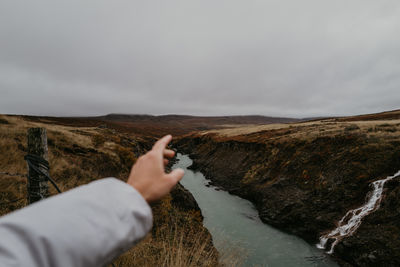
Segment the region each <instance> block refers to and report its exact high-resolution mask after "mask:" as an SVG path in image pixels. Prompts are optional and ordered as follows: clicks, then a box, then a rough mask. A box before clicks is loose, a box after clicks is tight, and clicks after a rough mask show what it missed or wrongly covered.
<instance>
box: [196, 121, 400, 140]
mask: <svg viewBox="0 0 400 267" xmlns="http://www.w3.org/2000/svg"><path fill="white" fill-rule="evenodd" d="M399 132H400V120H399V119H393V120H382V119H379V120H367V121H362V120H360V121H357V120H352V121H340V120H337V119H325V120H319V121H310V122H302V123H290V124H267V125H258V126H244V127H232V128H227V129H219V130H211V131H204V132H201V135H206V134H215V135H216V136H218V137H219V138H222V139H230V138H233V139H235V137H237V138H240V139H243V140H247V141H255V140H257V139H258V140H259V141H262V140H274V139H276V140H280V141H285V140H290V139H297V140H306V141H309V140H312V139H314V138H317V137H321V136H335V135H342V134H365V135H366V136H368V137H376V138H389V139H392V140H397V139H398V138H399V134H398V133H399Z"/></svg>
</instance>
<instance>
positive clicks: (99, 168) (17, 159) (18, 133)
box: [0, 115, 218, 266]
mask: <svg viewBox="0 0 400 267" xmlns="http://www.w3.org/2000/svg"><path fill="white" fill-rule="evenodd" d="M30 127H45V128H46V129H47V133H48V142H49V162H50V166H51V169H50V175H51V176H52V177H53V179H54V180H55V181H56V182H57V184H58V185H59V187H60V188H61V189H62V190H63V191H66V190H69V189H71V188H74V187H76V186H79V185H82V184H85V183H88V182H90V181H93V180H95V179H99V178H102V177H107V176H114V177H120V178H124V177H127V175H128V173H129V170H130V167H131V165H132V163H133V162H134V161H135V160H136V154H139V153H142V152H143V150H144V149H143V145H144V146H145V147H148V146H149V144H142V143H141V142H142V141H141V140H139V139H137V138H136V137H135V136H127V135H126V134H123V133H118V132H116V131H113V130H111V129H99V128H95V127H79V128H77V127H72V126H62V125H53V124H46V123H44V122H43V121H42V122H32V121H27V120H24V119H23V118H21V117H17V116H4V115H0V172H10V173H20V174H26V173H27V167H26V163H25V161H24V159H23V157H24V155H25V154H26V132H27V129H28V128H30ZM26 187H27V184H26V178H24V177H18V176H17V177H14V176H9V175H5V174H0V215H4V214H7V213H9V212H11V211H14V210H16V209H19V208H22V207H24V206H25V205H26V204H27V203H26V200H25V197H26ZM55 193H56V192H55V190H54V189H53V188H52V187H50V194H55ZM19 199H20V200H19ZM14 200H19V201H16V202H14ZM153 215H154V227H153V232H152V233H151V234H149V236H148V237H147V238H146V239H145V240H144V241H143V242H141V243H140V244H138V245H137V246H136V247H134V248H133V249H131V250H129V251H128V252H127V253H125V254H124V255H122V256H121V257H120V258H119V259H117V260H116V261H115V263H116V265H117V266H217V265H218V264H217V258H218V255H217V252H216V250H215V249H214V247H213V246H212V243H211V240H210V235H209V234H208V232H206V231H205V229H204V228H203V226H202V222H201V218H200V219H199V217H198V214H197V213H196V212H194V211H193V212H188V211H182V210H179V209H178V208H176V207H174V206H173V205H172V204H171V197H170V196H168V197H166V198H164V199H163V200H162V201H160V202H159V203H157V204H155V205H154V206H153Z"/></svg>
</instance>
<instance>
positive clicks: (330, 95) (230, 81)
mask: <svg viewBox="0 0 400 267" xmlns="http://www.w3.org/2000/svg"><path fill="white" fill-rule="evenodd" d="M397 108H400V2H399V1H398V0H393V1H385V0H381V1H376V0H351V1H349V0H334V1H332V0H330V1H325V0H302V1H298V0H274V1H272V0H181V1H177V0H159V1H157V0H143V1H136V0H130V1H117V0H112V1H111V0H107V1H101V0H93V1H88V0H85V1H82V0H77V1H74V0H68V1H56V0H48V1H40V0H35V1H16V0H2V1H1V2H0V113H8V114H10V113H13V114H36V115H62V116H71V115H72V116H76V115H99V114H107V113H146V114H170V113H175V114H194V115H231V114H261V115H271V116H294V117H308V116H320V115H345V114H349V115H350V114H362V113H372V112H378V111H383V110H392V109H397Z"/></svg>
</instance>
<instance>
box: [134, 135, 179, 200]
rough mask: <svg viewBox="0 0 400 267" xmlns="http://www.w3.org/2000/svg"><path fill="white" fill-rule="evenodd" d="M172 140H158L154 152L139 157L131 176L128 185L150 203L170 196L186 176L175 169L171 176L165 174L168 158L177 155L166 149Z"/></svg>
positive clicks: (167, 137) (170, 138) (168, 136)
mask: <svg viewBox="0 0 400 267" xmlns="http://www.w3.org/2000/svg"><path fill="white" fill-rule="evenodd" d="M171 140H172V136H171V135H167V136H164V137H163V138H161V139H160V140H158V141H157V142H156V143H155V144H154V146H153V148H152V150H150V151H149V152H147V153H146V154H145V155H143V156H141V157H139V159H138V160H137V161H136V163H135V165H133V166H132V170H131V173H130V174H129V178H128V181H127V183H128V184H129V185H131V186H133V187H134V188H135V189H136V190H137V191H138V192H139V193H140V194H141V195H142V196H143V198H144V199H145V200H146V201H147V202H148V203H150V202H153V201H155V200H158V199H160V198H162V197H163V196H165V195H166V194H168V193H169V192H170V191H171V189H172V188H173V187H174V186H175V185H176V184H177V183H178V182H179V181H180V180H181V179H182V177H183V175H184V171H183V170H182V169H175V170H173V171H172V172H171V173H169V174H166V173H165V169H164V166H165V165H166V164H168V159H167V158H172V157H174V155H175V152H174V151H173V150H170V149H166V147H167V145H168V143H169V142H171Z"/></svg>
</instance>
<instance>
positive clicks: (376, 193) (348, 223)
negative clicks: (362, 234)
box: [317, 171, 400, 254]
mask: <svg viewBox="0 0 400 267" xmlns="http://www.w3.org/2000/svg"><path fill="white" fill-rule="evenodd" d="M399 175H400V171H398V172H397V173H396V174H394V175H393V176H388V177H386V178H385V179H381V180H378V181H375V182H373V183H372V186H373V188H374V190H373V191H372V192H371V193H370V194H369V197H368V199H367V201H366V203H365V204H364V205H363V206H361V207H359V208H357V209H353V210H349V211H348V212H347V213H346V215H345V216H344V217H343V218H342V219H341V220H340V221H339V223H338V227H336V229H334V230H333V231H331V232H330V233H328V234H326V235H323V236H321V237H320V238H319V241H320V242H319V244H317V248H319V249H326V245H327V243H328V241H329V240H331V241H332V243H331V245H330V250H329V251H328V252H327V253H328V254H332V253H333V250H334V249H335V246H336V245H337V244H338V243H339V242H340V241H341V240H342V239H343V238H345V237H347V236H350V235H352V234H353V233H354V232H355V231H356V230H357V229H358V227H359V226H360V224H361V220H362V219H363V218H364V217H365V216H367V215H368V214H370V213H372V212H374V211H375V210H377V209H378V208H379V205H380V203H381V199H382V192H383V186H384V185H385V183H386V182H387V181H390V180H392V179H393V178H395V177H397V176H399Z"/></svg>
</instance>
